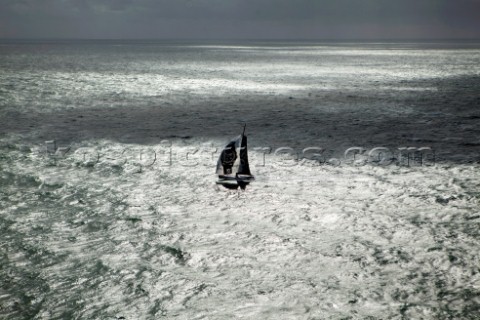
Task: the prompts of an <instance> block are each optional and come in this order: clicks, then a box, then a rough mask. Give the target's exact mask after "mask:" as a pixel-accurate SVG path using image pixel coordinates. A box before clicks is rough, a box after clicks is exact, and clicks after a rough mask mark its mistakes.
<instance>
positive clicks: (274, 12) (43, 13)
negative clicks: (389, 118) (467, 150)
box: [0, 0, 480, 38]
mask: <svg viewBox="0 0 480 320" xmlns="http://www.w3.org/2000/svg"><path fill="white" fill-rule="evenodd" d="M479 12H480V1H479V0H403V1H391V0H135V1H133V0H0V36H1V37H67V38H68V37H74V38H78V37H83V38H164V37H168V38H175V37H182V38H185V37H187V38H188V37H190V38H216V37H217V38H219V37H220V38H230V37H231V38H270V37H271V38H336V37H340V38H390V37H392V38H429V37H430V38H449V37H454V38H455V37H457V38H463V37H465V38H472V37H480V22H479V21H480V13H479Z"/></svg>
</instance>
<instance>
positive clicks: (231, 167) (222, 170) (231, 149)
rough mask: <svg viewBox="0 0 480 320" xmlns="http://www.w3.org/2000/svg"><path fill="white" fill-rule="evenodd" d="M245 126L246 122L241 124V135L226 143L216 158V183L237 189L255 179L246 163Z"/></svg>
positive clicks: (243, 188) (244, 186) (243, 187)
mask: <svg viewBox="0 0 480 320" xmlns="http://www.w3.org/2000/svg"><path fill="white" fill-rule="evenodd" d="M246 126H247V125H246V124H245V125H244V126H243V132H242V134H241V135H239V136H238V137H236V138H234V139H233V140H232V141H230V142H229V143H228V144H227V146H226V147H225V148H224V149H223V150H222V152H221V153H220V157H219V158H218V162H217V172H216V173H217V175H218V181H217V182H216V183H217V184H221V185H223V186H224V187H225V188H228V189H238V187H240V188H241V189H242V190H245V188H246V187H247V185H248V184H249V183H250V182H252V181H253V180H255V178H254V177H253V175H252V174H251V173H250V166H249V164H248V151H247V136H246V135H245V128H246Z"/></svg>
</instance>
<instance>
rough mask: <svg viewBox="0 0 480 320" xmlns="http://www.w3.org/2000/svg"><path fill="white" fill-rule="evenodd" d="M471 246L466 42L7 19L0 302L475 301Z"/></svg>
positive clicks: (124, 306) (11, 308)
mask: <svg viewBox="0 0 480 320" xmlns="http://www.w3.org/2000/svg"><path fill="white" fill-rule="evenodd" d="M244 123H246V124H247V129H246V130H247V135H248V136H249V156H250V165H251V170H252V173H253V174H254V175H255V177H256V181H255V182H254V183H252V184H251V185H250V186H249V187H247V190H246V191H244V192H243V191H235V190H234V191H232V190H223V189H222V188H220V187H219V186H217V185H216V184H215V179H216V177H215V166H216V160H217V157H218V155H219V153H220V151H221V149H222V148H223V146H224V145H225V144H226V143H227V142H228V141H229V139H231V138H233V137H235V136H236V135H238V134H240V133H241V130H242V129H243V125H244ZM479 252H480V42H475V41H468V42H467V41H463V42H462V41H457V42H447V41H436V42H434V41H430V42H422V43H420V42H323V43H322V42H288V41H284V42H280V41H264V42H259V41H243V42H185V41H183V42H181V41H113V40H109V41H100V40H98V41H53V40H51V41H20V40H8V41H7V40H2V41H0V319H188V320H190V319H305V320H307V319H309V320H313V319H322V320H323V319H478V315H479V314H480V253H479Z"/></svg>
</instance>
